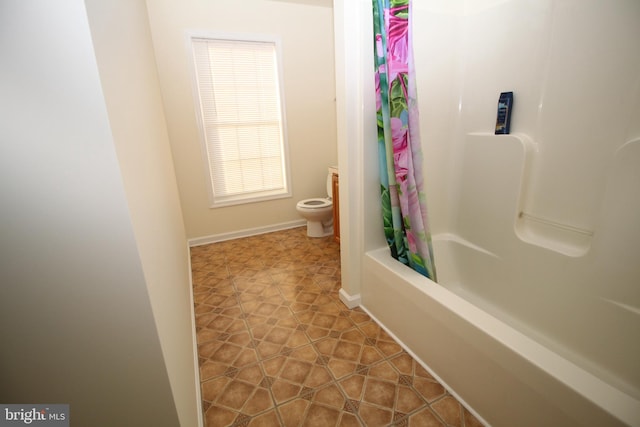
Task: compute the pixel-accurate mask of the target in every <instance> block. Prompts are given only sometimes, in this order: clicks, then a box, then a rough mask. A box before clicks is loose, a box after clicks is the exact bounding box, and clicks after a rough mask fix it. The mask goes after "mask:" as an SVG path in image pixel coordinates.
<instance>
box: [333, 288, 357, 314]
mask: <svg viewBox="0 0 640 427" xmlns="http://www.w3.org/2000/svg"><path fill="white" fill-rule="evenodd" d="M338 296H339V297H340V301H342V303H343V304H344V305H346V306H347V308H349V309H352V308H356V307H358V306H360V294H356V295H349V294H348V293H347V291H345V290H344V288H340V292H338Z"/></svg>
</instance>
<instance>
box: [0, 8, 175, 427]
mask: <svg viewBox="0 0 640 427" xmlns="http://www.w3.org/2000/svg"><path fill="white" fill-rule="evenodd" d="M0 9H1V10H2V12H1V13H0V56H1V57H2V59H3V60H2V65H0V73H1V74H2V78H1V79H0V93H2V96H0V123H1V125H0V128H1V129H2V142H1V143H0V196H1V197H2V203H1V204H0V218H2V221H0V233H1V236H2V238H1V239H0V283H2V286H0V324H1V325H2V328H1V329H0V342H1V343H2V351H0V384H2V386H1V387H0V402H3V403H24V404H26V403H51V402H54V403H68V404H70V411H71V419H72V420H73V421H72V423H73V425H86V426H97V427H100V426H104V427H111V426H116V425H139V426H142V425H153V426H166V427H175V426H176V425H179V419H178V414H177V411H176V405H175V404H174V400H173V395H172V390H171V384H170V382H169V378H168V376H167V370H166V365H165V361H164V358H163V354H162V349H161V345H160V340H159V338H158V329H157V328H156V324H155V322H154V317H153V313H152V308H151V303H150V300H149V294H148V290H147V284H146V281H145V276H144V274H145V272H144V270H143V266H142V265H141V261H140V254H139V252H138V248H137V246H136V236H135V234H134V229H133V227H132V223H131V216H130V211H129V207H128V205H127V199H126V196H125V192H124V186H123V182H122V177H121V174H120V168H119V164H118V160H117V158H116V154H115V150H114V141H113V135H112V133H111V129H110V125H109V118H108V116H107V109H106V106H105V99H104V96H103V93H102V88H101V84H100V78H99V75H98V67H97V64H96V59H95V52H94V48H93V45H92V41H91V34H90V28H89V22H88V20H87V15H86V9H85V5H84V2H82V1H68V2H55V3H54V2H50V1H46V0H45V1H43V0H7V1H3V2H2V5H1V6H0Z"/></svg>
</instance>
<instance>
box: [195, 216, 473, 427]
mask: <svg viewBox="0 0 640 427" xmlns="http://www.w3.org/2000/svg"><path fill="white" fill-rule="evenodd" d="M339 251H340V248H339V245H338V244H337V243H335V242H334V241H333V239H332V238H330V237H327V238H315V239H311V238H308V237H307V236H306V228H304V227H301V228H294V229H291V230H285V231H280V232H275V233H269V234H263V235H259V236H253V237H248V238H243V239H237V240H231V241H226V242H220V243H214V244H209V245H204V246H197V247H194V248H192V249H191V260H192V269H193V291H194V300H195V313H196V330H197V338H198V356H199V362H200V380H201V386H202V398H203V409H204V411H205V414H204V417H205V422H206V426H208V427H218V426H233V427H236V426H250V427H254V426H371V427H373V426H421V427H422V426H460V427H475V426H480V425H481V424H480V423H479V422H478V420H477V419H475V418H474V417H473V415H471V413H469V412H468V411H467V410H466V409H465V408H463V407H462V405H460V404H459V403H458V402H457V401H456V399H455V398H453V397H452V396H451V395H450V394H449V393H447V391H446V390H445V389H444V388H443V387H442V386H441V385H440V384H439V383H438V382H437V381H436V380H435V379H434V378H433V377H432V376H431V375H429V374H428V373H427V371H425V370H424V369H423V368H422V367H421V366H420V365H419V364H418V363H416V362H415V361H414V360H413V359H412V357H411V356H410V355H409V354H407V353H406V352H405V351H404V350H403V349H402V348H401V347H400V346H399V345H398V344H397V343H396V342H394V340H393V339H392V338H391V337H390V336H389V335H388V334H387V333H385V331H384V330H383V329H382V328H380V327H379V326H378V325H377V324H376V323H375V322H374V321H373V320H372V319H371V318H370V317H369V316H368V315H367V314H366V313H365V312H364V311H363V310H361V309H359V308H356V309H354V310H348V309H347V308H346V307H345V306H344V305H343V304H342V302H340V300H339V298H338V291H339V289H340V256H339Z"/></svg>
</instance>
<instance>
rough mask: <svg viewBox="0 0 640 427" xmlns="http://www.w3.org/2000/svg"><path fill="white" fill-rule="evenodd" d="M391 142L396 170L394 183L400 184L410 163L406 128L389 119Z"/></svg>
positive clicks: (404, 178) (400, 123)
mask: <svg viewBox="0 0 640 427" xmlns="http://www.w3.org/2000/svg"><path fill="white" fill-rule="evenodd" d="M391 140H392V141H393V163H394V165H395V169H396V171H395V172H396V174H395V175H396V181H397V182H398V184H402V182H403V181H405V180H406V176H407V174H408V173H409V168H410V164H409V162H410V161H411V159H410V157H409V152H408V149H409V144H408V139H407V128H406V126H405V125H404V123H402V120H401V119H399V118H397V117H391Z"/></svg>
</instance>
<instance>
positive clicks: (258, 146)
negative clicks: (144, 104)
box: [191, 37, 290, 206]
mask: <svg viewBox="0 0 640 427" xmlns="http://www.w3.org/2000/svg"><path fill="white" fill-rule="evenodd" d="M191 42H192V48H193V57H194V63H195V73H196V81H197V89H198V97H199V101H200V113H201V126H202V133H203V140H204V143H205V151H206V155H207V163H208V167H209V175H210V190H211V193H212V194H211V196H212V203H213V206H216V205H226V204H233V203H242V202H247V201H255V200H264V199H269V198H277V197H287V196H290V189H289V185H288V179H287V172H288V171H287V167H286V166H287V161H286V150H285V148H286V144H285V138H284V130H283V129H284V126H283V114H282V107H281V105H282V101H281V92H280V84H279V83H280V82H279V72H278V60H277V59H278V58H277V50H276V45H275V43H274V42H264V41H246V40H227V39H210V38H195V37H194V38H192V39H191Z"/></svg>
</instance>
